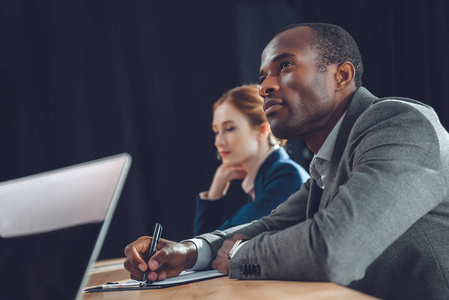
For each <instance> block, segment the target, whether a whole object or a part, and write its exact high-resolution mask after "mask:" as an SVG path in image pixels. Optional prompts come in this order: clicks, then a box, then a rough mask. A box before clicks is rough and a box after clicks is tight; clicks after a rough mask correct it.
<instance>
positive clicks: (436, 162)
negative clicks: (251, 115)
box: [200, 88, 449, 299]
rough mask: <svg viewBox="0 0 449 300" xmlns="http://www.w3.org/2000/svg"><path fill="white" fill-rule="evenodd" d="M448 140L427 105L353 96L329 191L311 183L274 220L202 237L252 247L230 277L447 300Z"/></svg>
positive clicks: (216, 244) (239, 256)
mask: <svg viewBox="0 0 449 300" xmlns="http://www.w3.org/2000/svg"><path fill="white" fill-rule="evenodd" d="M448 170H449V136H448V133H447V131H446V130H445V129H444V128H443V127H442V126H441V124H440V122H439V120H438V117H437V115H436V114H435V112H434V111H433V110H432V109H431V108H430V107H429V106H427V105H424V104H422V103H419V102H417V101H414V100H410V99H404V98H394V99H393V98H390V99H377V98H376V97H374V96H373V95H372V94H371V93H369V92H368V91H367V90H366V89H364V88H360V89H358V90H357V91H356V93H355V94H354V96H353V98H352V100H351V102H350V104H349V107H348V109H347V112H346V115H345V117H344V120H343V123H342V126H341V128H340V131H339V134H338V137H337V142H336V145H335V149H334V152H333V155H332V159H331V169H330V170H329V173H328V175H327V176H328V178H329V181H327V183H326V186H325V188H324V190H321V189H320V188H319V187H318V186H317V184H316V182H315V180H313V179H312V178H311V179H309V180H308V181H307V182H306V183H305V184H303V185H302V187H301V189H300V190H299V191H298V192H297V193H295V194H294V195H292V196H291V197H290V198H289V199H288V200H287V201H286V202H284V203H283V204H282V205H280V206H279V207H278V208H277V209H276V210H275V211H274V212H272V213H271V214H270V215H269V216H267V217H264V218H262V219H260V220H258V221H256V222H253V223H252V224H246V225H242V226H239V227H236V228H231V229H228V230H227V231H223V232H222V231H217V232H215V233H213V234H207V235H203V236H200V237H201V238H203V239H205V240H206V241H207V242H208V243H209V244H210V246H211V247H212V249H213V251H214V254H216V253H217V251H218V249H219V248H220V246H221V244H222V242H223V241H224V240H225V239H227V238H229V237H232V236H233V235H234V234H235V233H238V232H241V233H244V234H246V235H248V236H249V237H253V238H252V239H251V240H250V241H248V242H247V243H246V244H244V245H243V247H241V248H240V250H239V251H238V252H236V254H235V255H234V257H233V258H232V260H231V261H230V277H231V278H240V279H281V280H305V281H332V282H335V283H338V284H341V285H347V286H349V287H351V288H354V289H356V290H359V291H362V292H365V293H368V294H371V295H374V296H376V297H380V298H383V299H449V288H448V280H449V196H448Z"/></svg>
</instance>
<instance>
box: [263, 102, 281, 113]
mask: <svg viewBox="0 0 449 300" xmlns="http://www.w3.org/2000/svg"><path fill="white" fill-rule="evenodd" d="M282 105H284V101H282V100H281V99H268V100H266V101H265V102H264V104H263V110H264V111H265V114H266V115H268V114H270V113H272V112H274V111H275V110H277V109H279V108H280V107H281V106H282Z"/></svg>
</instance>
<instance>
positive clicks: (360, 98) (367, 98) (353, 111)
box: [319, 87, 377, 209]
mask: <svg viewBox="0 0 449 300" xmlns="http://www.w3.org/2000/svg"><path fill="white" fill-rule="evenodd" d="M376 99H377V97H376V96H374V95H373V94H371V93H370V92H369V91H368V90H367V89H365V88H364V87H361V88H359V89H358V90H357V91H356V92H355V94H354V96H353V97H352V99H351V102H350V103H349V106H348V109H347V111H346V115H345V118H344V119H343V122H342V124H341V127H340V131H339V132H338V135H337V140H336V143H335V148H334V152H333V153H332V158H331V165H330V169H329V171H328V173H327V174H326V177H327V178H328V180H327V184H326V186H325V188H324V191H323V195H322V197H321V201H320V205H319V207H320V209H323V208H325V207H327V206H328V205H329V202H330V201H331V199H332V197H333V196H334V195H335V194H336V193H337V192H338V188H339V186H340V185H341V184H343V183H344V182H340V180H338V178H337V176H338V170H339V167H340V161H341V158H342V156H343V151H344V150H345V148H346V144H347V142H348V137H349V134H350V133H351V129H352V127H353V126H354V123H355V122H356V121H357V119H358V118H359V117H360V115H361V114H362V113H363V112H364V111H365V110H367V109H368V108H369V107H370V106H371V105H372V104H373V102H374V101H375V100H376ZM346 179H347V178H346Z"/></svg>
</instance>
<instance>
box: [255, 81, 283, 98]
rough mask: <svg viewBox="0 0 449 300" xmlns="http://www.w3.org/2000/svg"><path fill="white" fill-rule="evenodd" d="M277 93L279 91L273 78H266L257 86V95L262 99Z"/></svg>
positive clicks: (277, 84)
mask: <svg viewBox="0 0 449 300" xmlns="http://www.w3.org/2000/svg"><path fill="white" fill-rule="evenodd" d="M277 91H279V83H278V81H277V78H276V77H274V76H267V77H266V78H265V79H264V81H262V83H261V84H260V86H259V94H260V96H262V97H267V96H269V95H270V94H271V93H273V92H277Z"/></svg>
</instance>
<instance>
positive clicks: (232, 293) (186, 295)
mask: <svg viewBox="0 0 449 300" xmlns="http://www.w3.org/2000/svg"><path fill="white" fill-rule="evenodd" d="M123 260H124V259H123V258H120V259H112V260H106V261H100V262H97V263H96V264H95V266H94V267H93V269H92V270H91V278H90V280H89V284H88V286H96V285H102V284H103V283H105V282H108V281H120V280H128V279H129V274H128V272H127V271H126V270H125V269H124V268H123ZM299 298H300V299H302V300H324V299H332V300H340V299H341V300H373V299H376V298H374V297H371V296H368V295H365V294H362V293H360V292H357V291H354V290H351V289H349V288H346V287H342V286H339V285H337V284H334V283H329V282H299V281H277V280H237V279H229V278H228V277H220V278H215V279H209V280H205V281H199V282H194V283H190V284H186V285H180V286H176V287H170V288H165V289H158V290H142V291H126V292H123V291H118V292H100V293H85V294H84V297H83V300H92V299H111V300H113V299H129V300H143V299H164V300H166V299H213V300H217V299H218V300H220V299H223V300H228V299H233V300H238V299H245V300H252V299H257V300H263V299H269V300H273V299H299Z"/></svg>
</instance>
